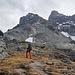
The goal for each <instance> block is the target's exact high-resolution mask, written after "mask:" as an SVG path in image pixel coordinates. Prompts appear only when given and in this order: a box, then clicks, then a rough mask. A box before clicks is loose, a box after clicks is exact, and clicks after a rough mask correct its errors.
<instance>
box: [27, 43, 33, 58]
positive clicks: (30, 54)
mask: <svg viewBox="0 0 75 75" xmlns="http://www.w3.org/2000/svg"><path fill="white" fill-rule="evenodd" d="M28 54H29V57H30V59H31V58H32V45H31V43H30V42H28V43H27V51H26V58H28Z"/></svg>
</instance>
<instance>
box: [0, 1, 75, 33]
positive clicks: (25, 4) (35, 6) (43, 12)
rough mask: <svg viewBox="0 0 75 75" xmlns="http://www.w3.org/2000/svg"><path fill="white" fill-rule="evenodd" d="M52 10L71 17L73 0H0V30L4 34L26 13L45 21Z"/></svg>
mask: <svg viewBox="0 0 75 75" xmlns="http://www.w3.org/2000/svg"><path fill="white" fill-rule="evenodd" d="M52 10H57V11H58V12H59V13H62V14H65V15H73V14H75V0H0V30H2V31H3V32H6V31H7V30H8V29H11V28H13V27H14V26H16V25H17V24H18V23H19V19H20V17H21V16H25V15H26V14H27V13H36V14H38V15H40V16H41V17H43V18H45V19H47V18H48V17H49V15H50V13H51V11H52Z"/></svg>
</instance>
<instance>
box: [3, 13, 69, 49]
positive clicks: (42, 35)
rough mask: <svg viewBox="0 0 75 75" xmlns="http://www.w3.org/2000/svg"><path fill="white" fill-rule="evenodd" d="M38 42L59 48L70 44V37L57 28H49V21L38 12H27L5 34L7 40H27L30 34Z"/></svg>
mask: <svg viewBox="0 0 75 75" xmlns="http://www.w3.org/2000/svg"><path fill="white" fill-rule="evenodd" d="M31 34H32V36H33V37H34V39H35V42H36V43H37V44H45V45H46V46H49V48H54V49H55V48H57V47H59V45H61V46H62V45H63V44H66V43H67V44H69V42H70V39H69V38H67V37H65V36H63V35H62V34H61V33H60V32H59V31H57V30H54V31H53V30H50V29H49V28H48V21H47V20H45V19H43V18H41V17H40V16H38V15H36V14H31V13H29V14H27V15H26V16H23V17H21V18H20V23H19V24H18V25H17V26H16V27H14V28H13V29H10V30H9V31H7V32H6V33H5V34H4V37H5V40H6V39H7V40H8V41H10V40H14V39H15V40H18V41H25V39H27V38H28V37H29V36H30V35H31Z"/></svg>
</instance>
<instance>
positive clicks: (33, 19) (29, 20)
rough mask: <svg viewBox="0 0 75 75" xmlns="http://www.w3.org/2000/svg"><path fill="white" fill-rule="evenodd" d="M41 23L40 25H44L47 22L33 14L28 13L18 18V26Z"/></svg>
mask: <svg viewBox="0 0 75 75" xmlns="http://www.w3.org/2000/svg"><path fill="white" fill-rule="evenodd" d="M37 22H39V23H41V24H46V22H47V20H45V19H43V18H42V17H40V16H39V15H37V14H33V13H28V14H27V15H26V16H23V17H21V18H20V22H19V24H20V25H25V24H34V23H37Z"/></svg>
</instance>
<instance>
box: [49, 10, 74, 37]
mask: <svg viewBox="0 0 75 75" xmlns="http://www.w3.org/2000/svg"><path fill="white" fill-rule="evenodd" d="M48 23H49V24H50V25H51V26H52V27H53V28H54V29H57V30H60V31H64V32H68V33H69V34H70V35H72V36H75V30H74V29H75V15H72V16H66V15H63V14H61V13H58V11H55V10H54V11H52V12H51V14H50V16H49V19H48Z"/></svg>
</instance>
